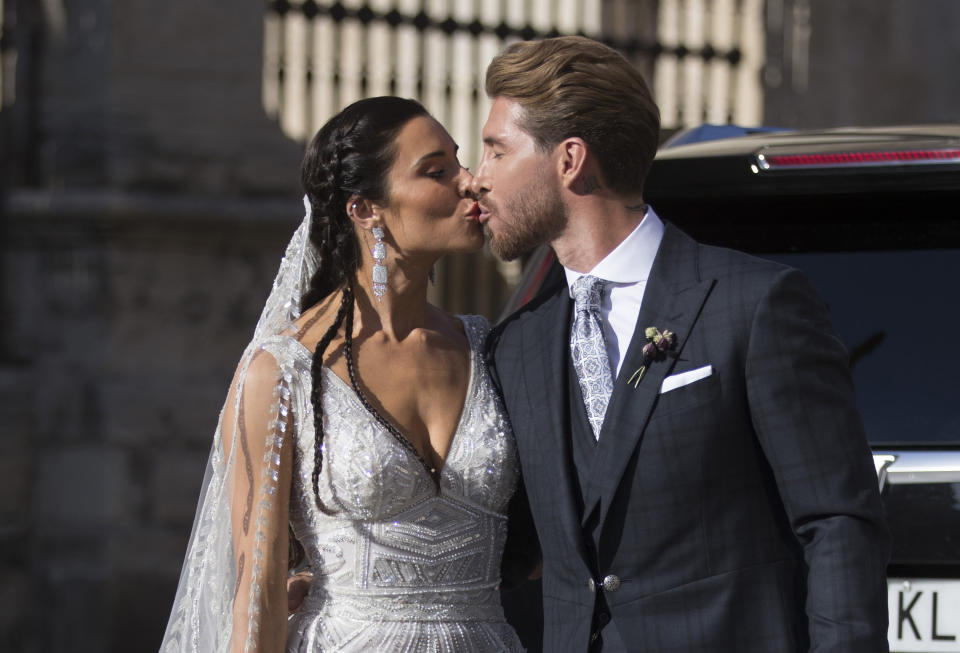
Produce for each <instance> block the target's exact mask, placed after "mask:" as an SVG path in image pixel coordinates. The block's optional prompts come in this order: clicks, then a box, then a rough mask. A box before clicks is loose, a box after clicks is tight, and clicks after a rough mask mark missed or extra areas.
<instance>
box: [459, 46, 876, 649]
mask: <svg viewBox="0 0 960 653" xmlns="http://www.w3.org/2000/svg"><path fill="white" fill-rule="evenodd" d="M486 89H487V93H488V95H489V96H490V97H491V99H492V100H493V105H492V108H491V110H490V115H489V118H488V120H487V123H486V125H485V126H484V129H483V141H484V154H483V160H482V162H481V164H480V167H479V169H478V170H477V173H476V179H475V182H474V191H475V192H476V193H477V195H478V196H479V198H480V200H479V201H480V205H481V208H482V211H483V213H482V215H481V221H483V222H484V223H485V226H486V229H487V231H488V234H489V236H490V238H491V245H492V247H493V249H494V251H495V252H496V253H498V254H499V255H500V256H501V257H503V258H505V259H513V258H515V257H517V256H518V255H520V254H522V253H524V252H525V251H527V250H529V249H531V248H532V247H534V246H536V245H538V244H540V243H545V242H546V243H549V244H550V246H551V247H552V248H553V250H554V252H555V253H556V255H557V258H558V259H559V261H560V263H561V264H563V266H564V268H565V277H566V282H565V283H562V282H561V283H559V284H557V285H556V286H554V287H552V288H545V289H544V290H543V291H542V292H541V293H540V295H539V297H538V298H536V299H535V300H534V301H532V302H531V303H530V304H528V305H527V306H525V307H523V308H522V309H521V310H519V311H518V312H517V313H515V314H514V315H512V316H511V317H509V318H508V319H506V320H505V321H504V322H503V323H501V324H500V325H499V326H498V327H497V328H495V329H494V331H493V332H492V333H491V335H490V340H489V341H488V342H489V348H490V351H489V356H488V358H489V363H490V367H491V369H492V370H493V372H494V375H495V378H496V379H497V382H498V383H499V384H500V386H501V388H502V391H503V396H504V397H505V401H506V406H507V409H508V412H509V414H510V418H511V421H512V423H513V429H514V432H515V434H516V438H517V443H518V448H519V452H520V459H521V463H522V468H523V476H524V480H525V485H526V490H527V496H528V498H529V503H530V508H531V512H532V516H533V521H534V524H535V527H536V531H537V534H538V536H539V540H540V544H541V548H542V552H543V597H544V599H543V600H544V606H543V607H544V636H545V641H544V650H546V651H551V652H555V651H575V652H578V653H581V652H586V651H603V652H604V653H608V652H611V651H644V652H656V651H676V652H688V651H689V652H691V653H693V652H696V653H706V652H709V651H718V652H719V651H724V652H725V651H731V652H732V651H736V652H738V653H744V652H749V651H756V652H757V653H784V652H792V651H807V650H815V651H824V652H825V651H864V652H867V651H869V652H874V651H886V650H887V642H886V631H887V627H886V625H887V607H886V596H887V590H886V580H885V566H886V562H887V557H888V547H889V545H888V533H887V530H886V526H885V524H884V517H883V509H882V506H881V503H880V498H879V494H878V490H877V479H876V475H875V473H874V468H873V466H872V465H871V458H870V450H869V448H868V446H867V443H866V440H865V437H864V433H863V427H862V425H861V421H860V418H859V416H858V414H857V411H856V408H855V404H854V393H853V388H852V386H851V379H850V374H849V371H848V365H847V353H846V352H845V351H844V349H843V347H842V345H841V344H840V342H839V340H838V339H837V337H836V336H835V335H834V332H833V329H832V327H831V325H830V322H829V320H828V317H827V312H826V310H825V307H824V305H823V304H822V302H821V301H820V299H819V298H818V297H817V295H816V294H815V292H814V291H813V289H812V288H811V286H810V284H809V283H808V282H807V281H806V280H805V278H804V277H803V276H802V275H801V274H799V273H798V272H796V271H795V270H792V269H789V268H786V267H783V266H781V265H778V264H774V263H770V262H767V261H763V260H760V259H756V258H753V257H750V256H747V255H745V254H740V253H737V252H732V251H728V250H724V249H718V248H714V247H708V246H704V245H700V244H698V243H696V242H695V241H693V240H692V239H691V238H689V237H688V236H687V235H685V234H684V233H683V232H681V231H679V230H678V229H676V228H674V227H673V226H671V225H670V224H665V223H664V222H662V221H661V219H660V218H659V217H658V216H657V214H656V213H655V212H654V209H653V208H652V207H650V206H647V205H645V204H644V201H643V180H644V177H645V175H646V173H647V171H648V169H649V167H650V163H651V161H652V159H653V156H654V152H655V150H656V147H657V142H658V132H659V116H658V110H657V107H656V105H655V104H654V102H653V100H652V99H651V97H650V93H649V91H648V89H647V86H646V84H645V83H644V81H643V79H642V77H641V76H640V75H639V73H637V72H636V70H635V69H634V68H633V67H632V66H631V65H630V64H629V63H628V62H627V61H626V60H625V59H624V58H623V57H622V56H621V55H619V54H618V53H616V52H615V51H613V50H611V49H609V48H607V47H606V46H603V45H601V44H599V43H597V42H594V41H591V40H589V39H585V38H581V37H563V38H558V39H549V40H546V41H540V42H525V43H517V44H514V45H512V46H510V47H509V48H507V49H506V50H505V51H504V52H503V53H502V54H500V55H499V56H498V57H496V58H495V59H494V60H493V62H492V63H491V64H490V67H489V69H488V70H487V79H486ZM665 217H669V216H665ZM715 219H716V220H723V219H724V216H723V215H719V214H718V215H717V216H715Z"/></svg>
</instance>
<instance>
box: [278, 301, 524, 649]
mask: <svg viewBox="0 0 960 653" xmlns="http://www.w3.org/2000/svg"><path fill="white" fill-rule="evenodd" d="M461 319H462V320H463V323H464V328H465V330H466V332H467V336H468V339H469V341H470V346H471V373H470V381H469V384H468V389H467V395H466V399H465V402H464V407H463V411H462V413H461V416H460V420H459V423H458V425H457V428H456V431H455V434H454V437H453V441H452V443H451V448H450V453H449V455H448V457H447V459H446V462H445V463H444V466H443V468H442V469H441V471H440V478H439V486H438V485H437V484H436V483H435V482H434V481H433V480H432V479H431V478H430V476H429V474H428V473H427V472H426V470H425V469H424V468H423V466H422V465H421V464H420V463H419V461H417V460H415V459H414V458H413V456H412V455H411V454H410V452H408V451H407V450H406V449H405V448H404V447H402V446H401V445H400V444H399V443H398V442H397V441H396V439H395V438H393V436H391V435H390V434H389V433H388V432H387V431H386V429H384V428H383V427H382V426H381V425H380V424H379V423H378V422H377V421H376V419H375V418H374V417H373V416H372V415H371V414H370V413H369V412H368V411H367V409H366V408H364V406H363V405H362V404H361V403H360V401H359V398H358V397H357V396H356V394H355V392H354V391H353V389H352V388H350V386H349V385H347V384H346V383H344V382H343V381H342V380H341V379H340V377H338V376H337V375H336V374H335V373H334V372H333V371H331V370H329V369H327V368H324V370H323V373H324V375H325V376H324V393H323V402H324V419H325V423H324V428H325V432H326V438H325V441H324V445H323V446H324V459H325V461H326V464H325V465H324V467H323V470H322V474H321V482H320V493H321V499H322V501H323V504H324V506H325V507H326V508H327V510H329V511H330V513H331V514H329V515H326V514H324V513H322V512H320V511H319V510H318V509H317V507H316V502H315V499H314V496H313V492H312V489H311V472H312V464H313V455H312V447H313V428H312V424H313V420H312V409H311V406H310V401H309V397H310V375H309V373H308V371H309V369H310V352H309V351H308V350H307V349H305V348H304V347H303V346H302V345H301V344H300V343H299V342H298V341H297V340H296V339H295V338H293V337H288V336H279V337H277V338H275V339H272V340H268V341H267V342H265V343H264V348H265V349H266V350H267V351H268V352H270V353H271V354H272V356H273V357H274V358H275V359H276V360H277V361H278V363H279V364H280V366H281V368H282V369H283V370H284V376H285V378H289V379H291V383H290V390H291V407H290V410H291V411H292V414H293V415H294V447H295V448H294V452H293V479H292V488H291V506H290V519H291V523H292V525H293V529H294V532H295V534H296V536H297V538H298V539H299V540H300V542H301V543H302V544H303V546H304V549H305V550H306V554H307V557H308V559H309V560H310V562H311V568H312V570H313V572H314V582H313V585H312V587H311V591H310V595H309V596H308V597H307V599H306V601H305V602H304V606H303V608H302V609H301V611H300V612H299V613H297V614H296V615H295V616H294V617H293V618H292V619H291V620H290V627H289V630H288V641H287V650H288V651H297V652H303V653H306V652H310V653H317V652H320V651H371V650H376V651H393V650H398V651H408V650H409V651H421V650H424V651H451V652H452V651H478V652H483V651H490V652H493V651H521V650H522V648H521V646H520V643H519V641H518V640H517V637H516V634H515V633H514V632H513V630H512V629H511V628H510V627H509V626H508V625H507V624H506V623H505V622H504V618H503V612H502V609H501V607H500V598H499V591H498V584H499V581H500V558H501V554H502V552H503V546H504V541H505V539H506V508H507V504H508V502H509V500H510V497H511V495H512V494H513V491H514V489H515V487H516V484H517V480H518V476H519V470H518V463H517V459H516V453H515V449H514V443H513V438H512V434H511V432H510V429H509V423H508V422H507V420H506V418H505V416H504V413H503V408H502V406H501V405H500V402H499V400H498V398H497V396H496V394H495V391H494V389H493V386H492V383H491V381H490V378H489V376H488V373H487V370H486V367H485V364H484V362H483V356H482V354H481V351H480V349H481V347H482V343H483V339H484V336H485V334H486V330H487V324H486V321H485V320H484V319H483V318H481V317H476V316H471V317H463V318H461Z"/></svg>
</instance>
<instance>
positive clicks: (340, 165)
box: [161, 97, 522, 653]
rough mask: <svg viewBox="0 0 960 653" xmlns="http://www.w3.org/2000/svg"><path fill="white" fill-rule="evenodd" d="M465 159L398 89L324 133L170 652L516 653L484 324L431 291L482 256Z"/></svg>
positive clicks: (223, 420) (205, 517)
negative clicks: (503, 584) (444, 265)
mask: <svg viewBox="0 0 960 653" xmlns="http://www.w3.org/2000/svg"><path fill="white" fill-rule="evenodd" d="M456 151H457V146H456V145H455V144H454V142H453V140H452V139H451V138H450V136H449V135H448V134H447V132H446V131H445V130H444V129H443V127H442V126H441V125H440V124H439V123H438V122H437V121H436V120H434V119H433V118H432V117H430V115H429V114H428V113H427V112H426V110H425V109H424V108H423V107H422V106H421V105H419V104H418V103H416V102H414V101H412V100H404V99H400V98H393V97H381V98H372V99H367V100H361V101H359V102H356V103H354V104H352V105H351V106H349V107H347V108H346V109H344V110H343V111H342V112H341V113H340V114H338V115H337V116H335V117H334V118H332V119H331V120H330V121H329V122H328V123H327V124H326V125H324V127H323V128H322V129H321V130H320V131H319V132H318V133H317V135H316V136H315V137H314V139H313V141H312V142H311V143H310V145H309V147H308V149H307V153H306V156H305V158H304V162H303V167H302V181H303V185H304V187H305V190H306V197H305V200H304V202H305V204H306V205H307V215H306V218H305V219H304V221H303V224H301V226H300V228H299V229H298V230H297V232H296V233H295V234H294V236H293V239H292V240H291V242H290V244H289V246H288V248H287V251H286V255H285V257H284V259H283V261H282V263H281V266H280V271H279V273H278V275H277V278H276V280H275V282H274V286H273V290H272V292H271V294H270V297H269V299H268V301H267V304H266V306H265V307H264V310H263V313H262V315H261V317H260V321H259V322H258V324H257V327H256V329H255V332H254V336H253V340H252V341H251V343H250V344H249V345H248V347H247V349H246V350H245V352H244V355H243V358H242V359H241V362H240V364H239V366H238V368H237V372H236V374H235V376H234V379H233V383H232V384H231V387H230V391H229V393H228V395H227V400H226V403H225V406H224V409H223V411H222V413H221V416H220V422H219V425H218V427H217V430H216V433H215V436H214V442H213V448H212V451H211V454H210V460H209V463H208V467H207V472H206V476H205V478H204V489H203V493H202V495H201V498H200V504H199V507H198V511H197V517H196V520H195V522H194V526H193V531H192V533H191V536H190V544H189V547H188V551H187V557H186V560H185V562H184V565H183V571H182V573H181V578H180V584H179V587H178V590H177V595H176V598H175V601H174V605H173V610H172V614H171V616H170V621H169V623H168V625H167V630H166V634H165V636H164V639H163V644H162V646H161V651H163V652H174V651H176V652H186V651H189V652H191V653H199V652H203V653H207V652H210V651H217V652H221V651H223V652H229V653H239V652H249V651H258V652H266V653H271V652H274V651H282V650H287V651H301V652H311V653H314V652H319V651H393V650H397V651H400V650H403V651H421V650H422V651H480V652H482V651H520V650H522V648H521V646H520V643H519V640H518V639H517V636H516V634H515V633H514V631H513V630H512V629H511V628H510V626H508V625H507V624H506V622H505V621H504V618H503V612H502V610H501V607H500V600H499V590H498V587H499V582H500V564H501V555H502V553H503V548H504V542H505V540H506V533H507V524H506V512H507V505H508V503H509V501H510V498H511V495H512V494H513V492H514V490H515V488H516V486H517V483H518V480H519V468H518V463H517V458H516V453H515V450H514V443H513V436H512V434H511V432H510V427H509V423H508V421H507V419H506V416H505V414H504V412H503V407H502V405H501V403H500V401H499V399H498V398H497V396H496V394H495V392H494V389H493V387H492V385H491V381H490V378H489V376H488V373H487V369H486V366H485V363H484V359H483V356H482V347H483V340H484V337H485V335H486V331H487V329H488V325H487V323H486V321H485V320H484V319H483V318H481V317H476V316H460V317H453V316H450V315H448V314H446V313H444V312H443V311H441V310H439V309H437V308H436V307H434V306H431V305H430V304H428V303H427V299H426V297H427V284H428V278H429V277H430V273H431V270H432V267H433V265H434V263H435V262H436V261H437V259H438V258H440V257H441V256H442V255H443V254H446V253H450V252H469V251H473V250H476V249H478V248H479V247H481V246H482V244H483V234H482V230H481V226H480V224H479V223H478V221H477V217H478V214H479V209H478V207H477V204H476V202H475V201H474V199H473V197H472V196H471V194H470V192H469V190H468V188H469V185H470V181H471V176H470V173H469V172H468V171H467V170H466V169H464V168H463V167H461V166H460V163H459V161H458V159H457V152H456ZM288 525H289V528H288ZM303 564H307V565H309V567H310V569H311V570H312V572H313V574H314V580H313V582H312V584H311V586H310V591H309V595H308V596H307V597H306V599H305V601H304V603H303V607H302V609H301V610H299V611H298V612H297V613H296V614H295V615H293V617H292V618H290V619H289V621H288V618H287V591H286V581H287V577H288V570H289V569H294V568H297V567H299V566H302V565H303Z"/></svg>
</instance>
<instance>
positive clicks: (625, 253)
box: [564, 206, 663, 379]
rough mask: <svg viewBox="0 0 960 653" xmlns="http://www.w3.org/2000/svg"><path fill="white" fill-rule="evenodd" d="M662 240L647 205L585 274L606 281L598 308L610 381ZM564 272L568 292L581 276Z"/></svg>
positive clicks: (659, 225)
mask: <svg viewBox="0 0 960 653" xmlns="http://www.w3.org/2000/svg"><path fill="white" fill-rule="evenodd" d="M662 239H663V222H662V221H661V220H660V218H658V217H657V214H656V213H655V212H654V210H653V208H652V207H650V206H648V207H647V212H646V213H645V214H644V216H643V219H642V220H641V221H640V224H639V225H637V228H636V229H634V230H633V231H631V232H630V234H629V235H628V236H627V237H626V238H624V239H623V241H621V243H620V244H619V245H617V246H616V247H615V248H614V249H613V251H612V252H610V253H609V254H607V255H606V256H605V257H604V258H603V260H602V261H600V262H599V263H597V264H596V266H594V268H593V269H592V270H590V272H588V273H587V274H590V275H593V276H595V277H597V278H599V279H603V280H604V281H606V282H607V285H606V288H605V289H604V293H603V302H602V303H601V305H600V321H601V323H602V324H603V337H604V340H606V345H607V357H608V358H609V359H610V369H611V370H612V371H613V378H614V379H616V378H617V376H618V375H619V374H620V366H621V365H622V364H623V357H624V355H625V354H626V353H627V347H629V346H630V340H631V339H633V331H634V328H635V327H636V326H637V318H638V317H639V315H640V303H641V302H642V301H643V292H644V290H646V288H647V277H649V276H650V268H652V267H653V259H654V257H655V256H656V255H657V250H658V249H659V248H660V241H661V240H662ZM564 271H565V272H566V275H567V288H568V290H569V288H570V287H571V286H573V283H574V282H575V281H576V280H577V279H579V278H580V277H582V276H583V273H582V272H575V271H574V270H571V269H569V268H564ZM572 296H573V295H572V294H571V297H572Z"/></svg>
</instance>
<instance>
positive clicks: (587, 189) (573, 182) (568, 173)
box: [556, 137, 597, 195]
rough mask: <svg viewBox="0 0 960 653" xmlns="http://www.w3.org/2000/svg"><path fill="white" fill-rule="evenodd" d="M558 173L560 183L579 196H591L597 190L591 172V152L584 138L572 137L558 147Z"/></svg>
mask: <svg viewBox="0 0 960 653" xmlns="http://www.w3.org/2000/svg"><path fill="white" fill-rule="evenodd" d="M556 151H557V154H558V158H557V171H558V173H559V175H560V183H561V184H563V186H564V188H568V189H569V190H571V191H573V192H574V193H576V194H577V195H589V194H590V193H591V192H592V191H593V190H595V187H596V185H597V184H596V182H593V181H590V179H593V178H595V177H596V175H594V174H593V173H592V172H591V168H592V166H591V165H590V150H589V149H588V148H587V144H586V142H585V141H584V140H583V139H582V138H578V137H571V138H566V139H564V140H563V141H562V142H561V143H560V144H559V145H557V150H556Z"/></svg>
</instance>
